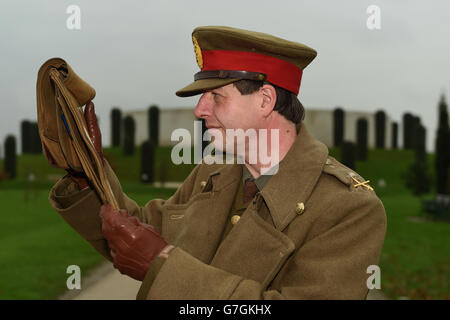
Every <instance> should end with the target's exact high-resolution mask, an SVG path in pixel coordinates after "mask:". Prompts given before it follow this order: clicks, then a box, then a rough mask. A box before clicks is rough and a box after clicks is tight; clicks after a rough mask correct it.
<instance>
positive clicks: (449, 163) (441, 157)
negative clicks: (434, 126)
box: [435, 95, 450, 194]
mask: <svg viewBox="0 0 450 320" xmlns="http://www.w3.org/2000/svg"><path fill="white" fill-rule="evenodd" d="M438 108H439V120H438V122H439V123H438V130H437V136H436V144H435V170H436V191H437V193H439V194H450V190H449V186H448V184H449V183H448V179H450V177H449V167H450V128H449V122H448V111H447V103H446V101H445V97H444V95H442V96H441V99H440V101H439V106H438Z"/></svg>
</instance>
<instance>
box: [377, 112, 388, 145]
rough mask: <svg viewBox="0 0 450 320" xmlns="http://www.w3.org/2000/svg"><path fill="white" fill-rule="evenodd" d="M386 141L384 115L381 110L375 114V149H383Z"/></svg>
mask: <svg viewBox="0 0 450 320" xmlns="http://www.w3.org/2000/svg"><path fill="white" fill-rule="evenodd" d="M385 140H386V114H385V113H384V111H383V110H379V111H377V112H376V113H375V147H376V148H378V149H384V148H385Z"/></svg>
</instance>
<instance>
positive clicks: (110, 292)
mask: <svg viewBox="0 0 450 320" xmlns="http://www.w3.org/2000/svg"><path fill="white" fill-rule="evenodd" d="M140 285H141V282H140V281H136V280H134V279H132V278H130V277H128V276H124V275H122V274H121V273H120V272H119V271H117V270H116V269H114V267H113V266H112V264H111V263H110V262H106V263H105V264H103V265H101V266H100V267H98V268H97V269H95V270H93V271H92V272H90V273H89V274H87V275H86V276H84V277H83V275H82V281H81V289H80V290H69V291H67V292H66V293H65V294H64V295H62V296H61V297H60V298H59V299H60V300H135V299H136V295H137V293H138V291H139V287H140ZM388 299H389V298H387V297H386V296H385V295H384V294H383V292H382V291H381V290H370V291H369V295H368V296H367V300H388Z"/></svg>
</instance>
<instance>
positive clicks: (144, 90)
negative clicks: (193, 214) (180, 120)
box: [0, 0, 450, 155]
mask: <svg viewBox="0 0 450 320" xmlns="http://www.w3.org/2000/svg"><path fill="white" fill-rule="evenodd" d="M72 4H74V5H78V6H79V7H80V9H81V29H80V30H69V29H67V27H66V20H67V18H68V17H69V15H68V14H67V13H66V9H67V7H68V6H69V5H72ZM372 4H373V5H377V6H379V8H380V10H381V29H380V30H369V29H368V28H367V26H366V21H367V19H368V17H369V14H367V13H366V9H367V7H368V6H369V5H372ZM201 25H227V26H232V27H237V28H244V29H249V30H255V31H261V32H266V33H270V34H273V35H275V36H279V37H282V38H286V39H288V40H292V41H297V42H301V43H304V44H306V45H308V46H310V47H312V48H314V49H316V50H317V52H318V56H317V58H316V59H315V60H314V61H313V62H312V63H311V64H310V65H309V66H308V67H307V68H306V69H305V71H304V75H303V80H302V87H301V88H300V94H299V98H300V101H302V103H303V104H304V105H305V107H306V108H307V109H308V108H322V109H323V108H325V109H332V108H334V107H335V106H342V107H343V108H344V109H345V110H362V111H374V110H378V109H383V110H385V111H386V112H387V113H388V115H389V116H390V117H391V118H393V119H394V120H401V116H402V114H403V113H404V112H406V111H409V112H412V113H414V114H416V115H418V116H420V117H421V119H422V123H423V124H424V125H425V126H426V128H427V137H428V139H427V140H428V141H427V149H428V150H431V149H434V136H435V131H436V123H437V104H438V101H439V97H440V95H441V94H442V93H443V92H444V93H447V98H448V92H449V88H450V58H449V56H450V36H449V35H450V1H448V0H434V1H411V0H396V1H388V0H373V1H366V0H352V1H333V0H327V1H325V0H320V1H318V0H315V1H313V0H311V1H301V0H295V1H282V0H279V1H274V0H272V1H265V0H258V1H256V0H252V1H242V0H240V1H234V0H228V1H220V2H219V1H211V0H209V1H204V0H201V1H167V0H166V1H156V0H152V1H142V0H140V1H130V0H128V1H92V0H91V1H87V0H86V1H75V0H73V1H61V0H58V1H57V0H54V1H43V0H39V1H37V0H36V1H1V9H0V39H1V59H0V70H1V72H0V84H1V88H0V96H1V100H2V101H1V110H2V113H1V116H0V145H1V149H2V151H1V154H2V155H3V153H4V152H3V142H4V138H5V136H6V135H7V134H10V133H12V134H14V135H16V136H17V138H19V137H20V136H19V128H20V122H21V121H22V120H24V119H29V120H35V119H36V91H35V87H36V76H37V72H38V69H39V67H40V66H41V65H42V64H43V63H44V62H45V61H46V60H47V59H49V58H51V57H62V58H64V59H65V60H66V61H67V62H68V63H69V64H70V65H71V66H72V67H73V68H74V69H75V70H76V72H77V73H78V74H79V75H81V76H82V77H83V78H84V79H86V80H87V81H88V82H89V83H90V84H91V85H92V86H93V87H94V88H95V89H96V91H97V96H96V98H95V100H94V102H95V104H96V109H97V113H98V115H99V117H100V119H101V130H102V133H103V142H104V144H105V145H107V144H109V142H110V132H109V131H110V127H109V112H110V109H111V108H112V107H113V106H119V107H120V108H121V109H122V110H132V109H133V110H135V109H143V108H147V107H148V106H149V105H150V104H154V103H156V104H158V105H159V106H160V107H161V108H167V107H184V106H185V107H193V106H195V104H196V103H197V100H198V97H192V98H179V97H177V96H175V91H176V90H178V89H180V88H181V87H184V86H185V85H186V84H188V83H190V82H191V81H192V80H193V74H194V73H195V72H197V71H198V67H197V65H196V63H195V56H194V53H193V49H192V42H191V32H192V30H193V29H194V28H195V27H196V26H201ZM448 100H449V99H447V101H448ZM19 141H20V140H18V142H19ZM19 150H20V147H19Z"/></svg>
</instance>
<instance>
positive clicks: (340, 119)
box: [333, 107, 345, 147]
mask: <svg viewBox="0 0 450 320" xmlns="http://www.w3.org/2000/svg"><path fill="white" fill-rule="evenodd" d="M344 117H345V114H344V110H343V109H342V108H339V107H337V108H336V109H334V111H333V139H334V140H333V142H334V146H335V147H339V146H340V145H341V143H342V142H343V141H344V132H345V131H344V130H345V122H344Z"/></svg>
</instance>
